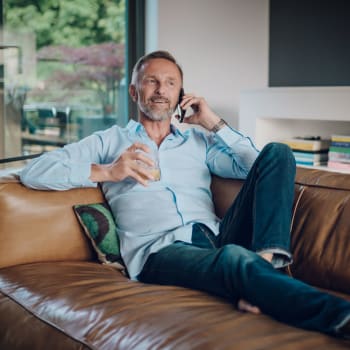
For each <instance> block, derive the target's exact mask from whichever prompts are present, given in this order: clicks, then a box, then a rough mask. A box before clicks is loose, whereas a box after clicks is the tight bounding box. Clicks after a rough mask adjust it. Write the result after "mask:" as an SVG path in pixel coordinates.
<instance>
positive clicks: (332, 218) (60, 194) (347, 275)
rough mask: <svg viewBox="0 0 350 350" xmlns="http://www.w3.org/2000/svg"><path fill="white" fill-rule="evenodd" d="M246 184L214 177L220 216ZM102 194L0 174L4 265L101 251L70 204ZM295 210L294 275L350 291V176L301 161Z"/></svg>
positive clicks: (76, 257) (0, 263)
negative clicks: (36, 186)
mask: <svg viewBox="0 0 350 350" xmlns="http://www.w3.org/2000/svg"><path fill="white" fill-rule="evenodd" d="M242 184H243V181H240V180H231V179H222V178H218V177H216V176H214V177H213V181H212V192H213V199H214V204H215V209H216V212H217V215H218V216H219V217H222V216H223V215H224V213H225V212H226V210H227V209H228V207H229V206H230V205H231V203H232V201H233V200H234V198H235V196H236V195H237V193H238V191H239V189H240V187H241V186H242ZM103 200H104V198H103V195H102V193H101V191H100V190H99V189H98V188H97V189H75V190H70V191H37V190H31V189H28V188H26V187H24V186H23V185H22V184H21V183H19V181H18V179H16V178H14V177H12V178H10V179H4V178H2V179H1V178H0V268H1V267H5V266H11V265H16V264H24V263H29V262H42V261H64V260H91V259H93V258H95V254H94V253H93V250H92V248H91V246H90V243H89V242H88V240H87V239H86V237H85V235H84V233H83V231H82V229H81V227H80V225H79V224H78V221H77V219H76V217H75V214H74V212H73V210H72V206H73V205H74V204H87V203H97V202H102V201H103ZM292 214H293V219H292V227H291V232H292V234H291V250H292V253H293V259H294V263H293V264H292V266H291V272H292V274H293V276H295V277H297V278H300V279H302V280H304V281H306V282H309V283H311V284H313V285H316V286H319V287H323V288H327V289H332V290H336V291H340V292H345V293H349V294H350V268H349V266H350V249H349V247H350V175H347V174H339V173H331V172H326V171H321V170H310V169H302V168H298V171H297V176H296V186H295V200H294V210H293V213H292Z"/></svg>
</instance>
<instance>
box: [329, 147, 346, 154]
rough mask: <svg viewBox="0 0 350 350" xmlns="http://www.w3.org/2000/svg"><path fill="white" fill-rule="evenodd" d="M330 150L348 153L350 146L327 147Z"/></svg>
mask: <svg viewBox="0 0 350 350" xmlns="http://www.w3.org/2000/svg"><path fill="white" fill-rule="evenodd" d="M329 151H330V152H338V153H350V147H349V148H348V147H334V146H331V147H330V148H329Z"/></svg>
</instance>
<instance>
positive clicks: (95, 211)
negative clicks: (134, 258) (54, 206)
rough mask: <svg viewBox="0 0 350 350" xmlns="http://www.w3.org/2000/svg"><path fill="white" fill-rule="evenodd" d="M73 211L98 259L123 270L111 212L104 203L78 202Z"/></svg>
mask: <svg viewBox="0 0 350 350" xmlns="http://www.w3.org/2000/svg"><path fill="white" fill-rule="evenodd" d="M73 209H74V212H75V214H76V215H77V218H78V220H79V222H80V224H81V226H82V227H83V230H84V232H85V234H86V235H87V237H88V238H89V239H90V241H91V243H92V246H93V248H94V249H95V251H96V253H97V257H98V259H99V261H101V262H102V263H104V264H113V265H114V266H115V267H116V268H118V269H120V270H124V269H125V267H124V266H123V261H122V258H121V255H120V245H119V237H118V232H117V227H116V225H115V221H114V217H113V214H112V213H111V211H110V209H109V207H108V205H107V204H106V203H95V204H78V205H74V206H73Z"/></svg>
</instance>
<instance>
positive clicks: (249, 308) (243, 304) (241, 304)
mask: <svg viewBox="0 0 350 350" xmlns="http://www.w3.org/2000/svg"><path fill="white" fill-rule="evenodd" d="M259 255H260V256H261V257H262V258H263V259H265V260H267V261H268V262H271V261H272V258H273V253H261V254H259ZM237 307H238V310H240V311H244V312H251V313H252V314H256V315H258V314H260V313H261V311H260V309H259V308H258V307H257V306H254V305H252V304H249V303H248V302H247V301H245V300H244V299H240V300H239V301H238V304H237Z"/></svg>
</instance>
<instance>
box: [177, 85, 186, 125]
mask: <svg viewBox="0 0 350 350" xmlns="http://www.w3.org/2000/svg"><path fill="white" fill-rule="evenodd" d="M184 95H185V91H184V89H183V88H181V90H180V95H179V101H178V107H179V108H180V119H179V121H180V123H182V122H183V121H184V118H185V114H186V109H182V108H181V107H180V103H181V101H182V99H183V97H184Z"/></svg>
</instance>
